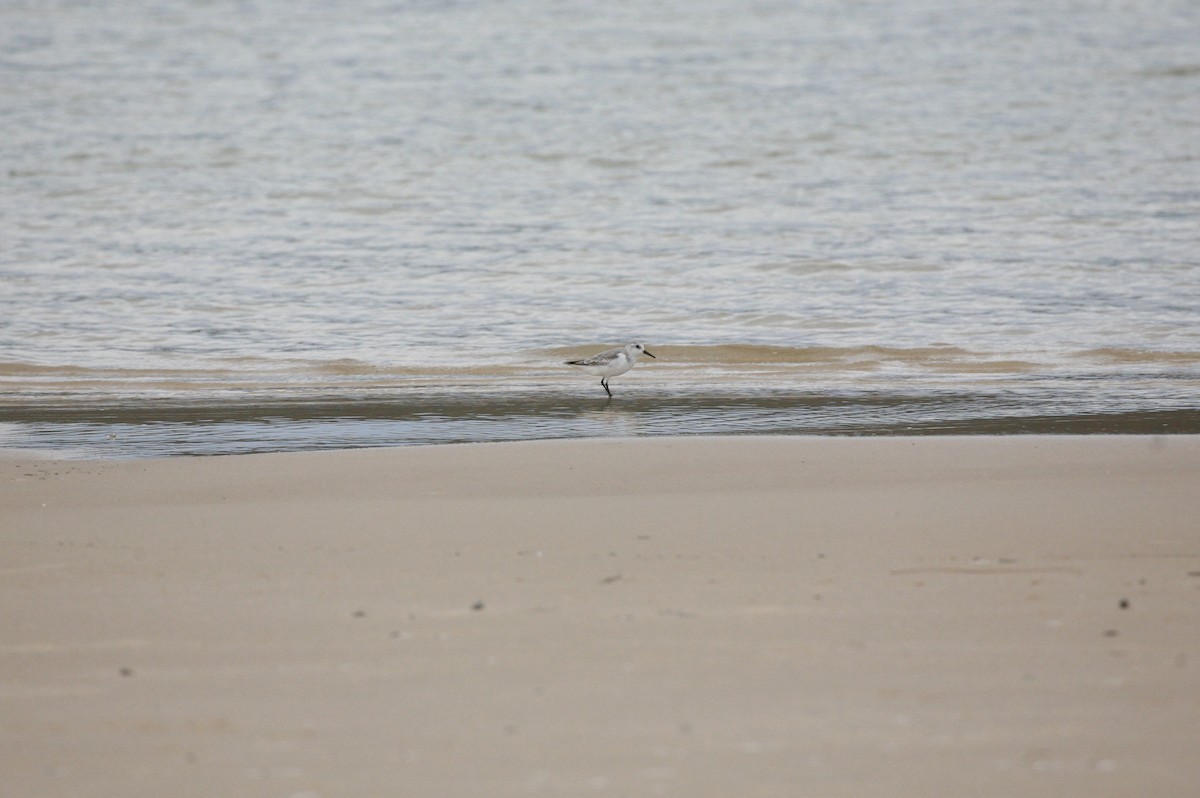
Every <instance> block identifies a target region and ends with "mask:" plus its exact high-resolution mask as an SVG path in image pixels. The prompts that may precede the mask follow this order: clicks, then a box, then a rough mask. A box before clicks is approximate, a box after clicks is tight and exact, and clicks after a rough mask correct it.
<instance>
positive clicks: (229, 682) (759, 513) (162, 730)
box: [0, 436, 1200, 798]
mask: <svg viewBox="0 0 1200 798" xmlns="http://www.w3.org/2000/svg"><path fill="white" fill-rule="evenodd" d="M0 553H2V554H0V572H2V574H3V579H2V580H0V773H3V777H2V786H0V794H3V795H6V796H7V795H11V796H21V797H22V798H39V797H41V796H45V797H46V798H49V797H50V796H55V797H56V798H66V797H68V796H124V797H125V798H136V797H139V796H146V797H147V798H149V797H150V796H153V797H154V798H162V796H197V797H199V796H214V795H220V796H227V797H228V796H284V797H291V798H300V797H301V796H304V798H313V797H315V796H322V797H326V796H358V797H362V796H438V797H439V798H444V797H445V796H464V797H465V796H472V797H474V796H518V795H555V796H559V795H611V796H642V795H667V796H689V797H690V798H695V797H696V796H921V797H922V798H926V797H927V796H932V795H972V796H982V795H997V796H999V795H1005V796H1022V797H1023V798H1027V797H1028V796H1055V797H1056V798H1061V797H1062V796H1089V797H1094V796H1131V795H1145V796H1157V797H1159V798H1161V797H1162V796H1180V797H1181V798H1182V797H1183V796H1192V795H1195V794H1196V785H1197V784H1200V755H1198V752H1200V437H1196V436H1175V437H1150V436H1144V437H1103V436H1096V437H1066V436H1064V437H1041V436H1028V437H964V438H953V437H935V438H769V437H746V438H685V439H679V438H674V439H634V440H611V441H563V442H538V443H517V444H469V445H455V446H435V447H412V448H393V449H371V450H358V451H344V452H332V453H305V454H279V455H248V456H238V457H212V458H176V459H166V460H132V461H106V462H92V461H54V460H35V459H28V458H17V459H13V457H11V456H10V457H9V458H8V459H0Z"/></svg>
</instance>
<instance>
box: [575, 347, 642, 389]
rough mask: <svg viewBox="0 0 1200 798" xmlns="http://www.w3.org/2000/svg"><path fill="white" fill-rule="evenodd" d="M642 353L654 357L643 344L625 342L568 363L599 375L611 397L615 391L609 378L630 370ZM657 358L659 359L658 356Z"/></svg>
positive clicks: (595, 375)
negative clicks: (611, 388)
mask: <svg viewBox="0 0 1200 798" xmlns="http://www.w3.org/2000/svg"><path fill="white" fill-rule="evenodd" d="M642 355H646V356H647V357H654V355H652V354H650V353H649V352H647V351H646V347H644V346H642V345H641V344H625V346H618V347H617V348H616V349H606V350H605V351H603V352H601V353H600V354H598V355H592V356H591V357H585V358H584V359H583V360H568V361H567V365H568V366H578V367H579V368H581V369H583V370H584V371H586V372H587V373H588V374H591V375H592V376H593V377H599V378H600V384H601V385H602V386H604V392H605V393H607V394H608V395H609V397H610V398H611V397H612V395H613V393H612V391H610V390H609V389H608V378H609V377H616V376H617V375H619V374H624V373H625V372H627V371H629V370H630V369H631V368H633V364H634V363H637V361H638V358H639V357H641V356H642ZM655 359H656V360H657V358H655Z"/></svg>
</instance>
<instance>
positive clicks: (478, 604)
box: [471, 599, 484, 612]
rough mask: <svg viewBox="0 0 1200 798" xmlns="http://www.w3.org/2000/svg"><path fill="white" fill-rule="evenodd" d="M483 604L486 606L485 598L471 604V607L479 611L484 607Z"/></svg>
mask: <svg viewBox="0 0 1200 798" xmlns="http://www.w3.org/2000/svg"><path fill="white" fill-rule="evenodd" d="M483 606H484V605H483V599H479V600H478V601H476V602H475V603H474V604H472V605H471V609H472V610H474V611H475V612H479V611H480V610H482V609H483Z"/></svg>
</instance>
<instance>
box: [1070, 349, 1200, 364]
mask: <svg viewBox="0 0 1200 798" xmlns="http://www.w3.org/2000/svg"><path fill="white" fill-rule="evenodd" d="M1079 354H1080V355H1081V356H1082V357H1085V358H1098V359H1101V360H1107V361H1109V362H1115V363H1145V364H1164V363H1165V364H1174V365H1179V364H1194V363H1200V352H1180V351H1159V350H1153V349H1126V348H1121V347H1102V348H1100V349H1085V350H1084V351H1082V352H1080V353H1079Z"/></svg>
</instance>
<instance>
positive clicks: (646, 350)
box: [642, 349, 658, 360]
mask: <svg viewBox="0 0 1200 798" xmlns="http://www.w3.org/2000/svg"><path fill="white" fill-rule="evenodd" d="M642 354H643V355H650V350H649V349H643V350H642ZM650 357H654V355H650ZM654 359H655V360H658V358H656V357H654Z"/></svg>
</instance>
